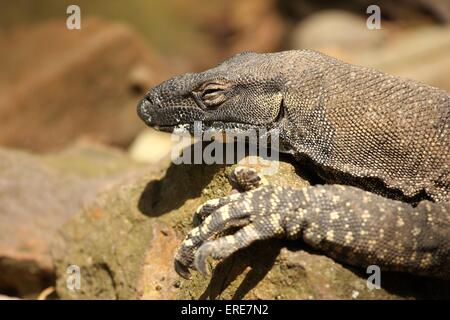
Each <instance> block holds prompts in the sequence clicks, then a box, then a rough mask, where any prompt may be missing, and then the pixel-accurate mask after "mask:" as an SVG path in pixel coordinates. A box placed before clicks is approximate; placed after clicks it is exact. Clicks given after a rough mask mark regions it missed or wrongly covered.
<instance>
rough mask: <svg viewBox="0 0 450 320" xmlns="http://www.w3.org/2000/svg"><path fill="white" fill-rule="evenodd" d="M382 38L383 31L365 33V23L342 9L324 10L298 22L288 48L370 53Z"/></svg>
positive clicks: (384, 32)
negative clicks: (367, 51) (364, 51)
mask: <svg viewBox="0 0 450 320" xmlns="http://www.w3.org/2000/svg"><path fill="white" fill-rule="evenodd" d="M385 39H386V31H385V29H382V30H376V31H373V30H369V29H368V28H367V27H366V20H365V19H364V17H362V16H360V15H356V14H353V13H350V12H347V11H342V10H324V11H320V12H318V13H316V14H313V15H312V16H310V17H307V18H306V19H304V20H302V21H301V22H300V23H299V24H298V25H297V26H295V28H294V29H293V31H292V33H291V35H290V41H289V46H290V47H291V48H298V49H302V48H304V49H316V50H319V51H326V52H330V51H339V50H341V51H346V50H348V49H349V48H351V50H372V49H374V48H376V47H377V46H379V45H381V44H382V43H383V41H385Z"/></svg>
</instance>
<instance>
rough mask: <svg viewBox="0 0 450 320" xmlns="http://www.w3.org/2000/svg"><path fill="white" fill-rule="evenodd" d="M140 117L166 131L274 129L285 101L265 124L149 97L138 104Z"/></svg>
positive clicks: (192, 132)
mask: <svg viewBox="0 0 450 320" xmlns="http://www.w3.org/2000/svg"><path fill="white" fill-rule="evenodd" d="M137 113H138V115H139V117H140V118H141V119H142V120H143V121H144V122H145V123H146V124H147V125H148V126H150V127H153V128H155V129H157V130H160V131H164V132H169V133H171V132H174V131H175V132H176V131H179V132H182V131H188V132H189V133H191V134H194V133H195V132H197V133H201V132H206V131H217V132H218V131H236V132H244V131H248V130H259V129H261V128H265V129H267V130H270V129H272V128H273V127H274V126H276V125H277V123H279V122H280V121H281V120H282V119H283V117H284V108H283V103H281V105H280V109H279V112H278V114H277V115H276V117H275V118H274V119H273V121H271V122H270V123H267V124H265V125H262V124H253V123H246V122H237V121H220V120H216V119H208V114H207V113H206V112H205V111H204V110H203V109H202V108H201V107H199V106H197V105H196V106H164V107H162V106H160V105H158V104H156V103H153V101H151V99H149V98H148V97H146V98H144V99H142V100H141V101H140V102H139V103H138V106H137Z"/></svg>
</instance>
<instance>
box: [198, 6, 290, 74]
mask: <svg viewBox="0 0 450 320" xmlns="http://www.w3.org/2000/svg"><path fill="white" fill-rule="evenodd" d="M216 7H217V8H215V10H214V11H213V12H212V13H211V14H210V15H209V16H207V18H206V19H205V21H204V23H203V25H204V29H206V31H207V33H208V35H209V36H210V37H211V38H212V44H213V46H214V48H215V50H216V51H217V57H215V59H216V61H215V63H217V61H221V60H224V59H226V58H229V57H230V56H231V55H233V54H236V53H239V52H242V51H256V52H271V51H277V50H279V49H280V48H281V45H282V41H283V36H284V33H285V29H286V28H285V23H284V22H283V19H282V17H281V16H280V14H279V13H278V10H277V3H276V1H275V0H265V1H261V0H247V1H240V0H231V1H221V2H219V3H218V4H216ZM205 67H207V68H209V67H210V65H209V66H205Z"/></svg>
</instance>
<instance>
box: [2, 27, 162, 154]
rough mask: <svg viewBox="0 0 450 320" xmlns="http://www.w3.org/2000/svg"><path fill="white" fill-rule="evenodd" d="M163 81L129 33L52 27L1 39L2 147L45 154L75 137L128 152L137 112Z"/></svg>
mask: <svg viewBox="0 0 450 320" xmlns="http://www.w3.org/2000/svg"><path fill="white" fill-rule="evenodd" d="M168 75H169V72H168V69H167V67H166V66H165V65H164V63H163V60H161V59H160V58H159V57H158V56H157V55H156V54H155V53H153V52H151V51H150V50H149V48H147V47H146V46H145V45H144V44H143V43H142V41H141V39H140V38H139V37H138V36H137V35H136V34H135V33H134V32H133V31H132V30H131V29H130V28H128V27H126V26H124V25H121V24H112V23H106V22H103V21H101V20H92V19H87V18H86V19H84V20H83V24H82V28H81V30H68V29H67V28H66V25H65V21H64V20H61V21H54V22H50V23H46V24H42V25H37V26H33V27H27V28H18V29H12V30H9V31H7V32H6V31H5V32H4V33H3V34H2V37H1V38H0V118H1V119H2V130H1V131H0V144H1V145H5V146H10V147H18V148H26V149H30V150H36V151H44V150H51V149H56V148H60V147H62V146H64V145H66V144H67V143H69V142H71V141H73V140H75V139H76V138H78V137H80V136H89V137H91V138H94V139H96V140H99V141H102V142H106V143H109V144H114V145H119V146H125V145H128V144H129V143H130V142H131V141H132V139H133V138H134V137H135V135H136V134H137V133H138V132H139V131H140V130H141V129H142V128H143V125H142V123H141V121H139V119H138V118H137V117H136V111H135V106H136V103H137V101H138V100H139V99H140V98H141V97H142V95H143V92H144V91H145V90H147V89H148V88H149V87H151V86H152V85H154V84H156V83H159V82H160V81H162V80H163V79H165V78H167V77H168Z"/></svg>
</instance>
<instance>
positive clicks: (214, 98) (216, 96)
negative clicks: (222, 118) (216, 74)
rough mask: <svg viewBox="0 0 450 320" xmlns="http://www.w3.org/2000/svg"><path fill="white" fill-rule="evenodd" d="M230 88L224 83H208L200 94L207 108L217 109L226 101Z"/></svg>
mask: <svg viewBox="0 0 450 320" xmlns="http://www.w3.org/2000/svg"><path fill="white" fill-rule="evenodd" d="M227 88H228V86H227V85H226V84H222V83H216V82H215V83H208V84H207V85H205V86H204V87H203V89H202V90H201V92H200V97H201V99H202V101H203V103H204V104H205V106H207V107H217V106H219V105H220V104H221V103H223V102H224V101H225V100H226V92H227Z"/></svg>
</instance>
